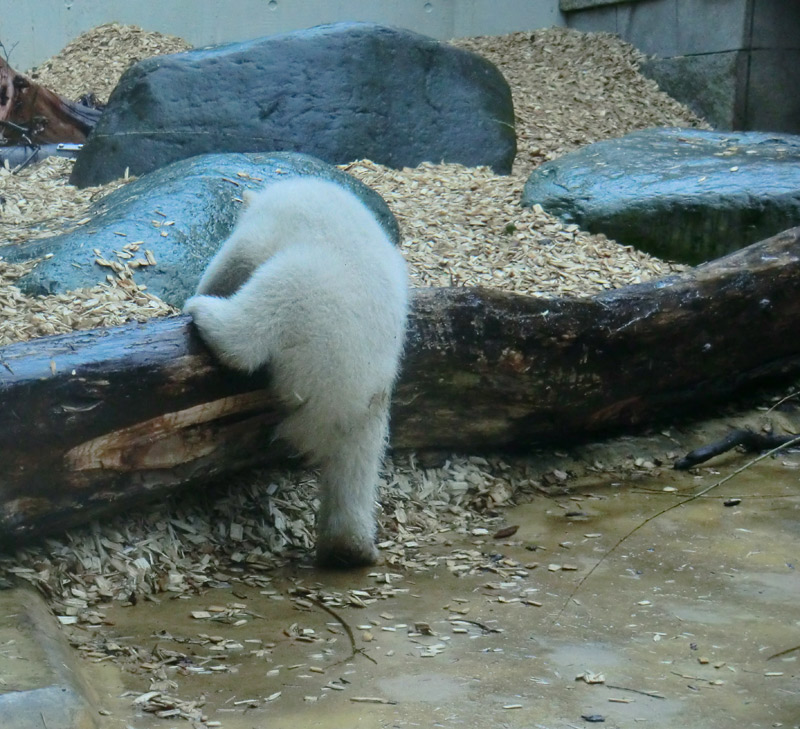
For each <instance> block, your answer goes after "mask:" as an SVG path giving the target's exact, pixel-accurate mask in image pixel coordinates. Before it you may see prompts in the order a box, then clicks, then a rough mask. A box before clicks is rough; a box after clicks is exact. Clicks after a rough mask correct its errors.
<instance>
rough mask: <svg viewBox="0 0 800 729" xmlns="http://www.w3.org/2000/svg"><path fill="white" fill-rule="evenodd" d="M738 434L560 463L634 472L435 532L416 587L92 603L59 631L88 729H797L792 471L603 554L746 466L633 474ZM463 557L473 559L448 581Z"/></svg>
mask: <svg viewBox="0 0 800 729" xmlns="http://www.w3.org/2000/svg"><path fill="white" fill-rule="evenodd" d="M754 417H757V416H756V415H755V411H753V412H750V413H744V414H742V415H741V418H740V419H739V420H737V419H732V418H724V419H719V420H712V421H707V422H705V423H702V424H694V425H690V426H687V427H686V428H672V429H669V430H665V431H664V432H661V433H656V434H652V435H649V436H641V437H637V438H620V439H615V440H611V441H606V442H603V443H597V444H592V445H587V446H583V447H581V448H579V449H576V450H575V451H573V452H570V453H568V454H562V455H561V456H559V455H557V454H556V455H555V456H553V457H555V458H561V459H562V460H561V461H560V465H561V466H562V467H565V468H567V469H568V470H569V471H570V472H572V473H575V472H577V471H578V470H579V469H580V464H581V463H587V462H591V461H594V462H604V463H607V464H608V463H612V462H614V460H615V459H617V460H618V461H619V462H620V463H621V462H623V461H629V460H630V459H633V460H634V461H635V462H638V463H639V464H640V465H639V467H638V468H634V469H627V468H626V469H620V470H619V471H618V473H617V475H616V477H615V476H614V475H613V474H612V473H611V472H608V471H607V472H606V473H604V474H596V475H585V476H584V477H582V478H578V479H574V480H573V479H569V483H568V485H567V487H566V488H563V489H558V490H554V491H553V492H552V493H551V494H549V495H545V494H544V493H542V494H539V495H535V496H531V497H530V498H529V499H527V500H524V502H523V503H519V504H518V505H517V506H513V507H511V508H509V509H504V510H502V511H501V514H500V516H499V519H498V520H497V522H496V526H495V527H492V528H491V529H483V528H474V529H472V530H470V531H467V532H464V531H463V530H462V531H461V532H459V531H457V530H454V531H450V530H447V529H443V531H442V533H441V534H440V537H441V539H440V541H439V542H438V543H437V544H429V545H425V546H423V545H420V549H419V555H417V556H418V559H417V562H416V567H415V568H413V569H406V570H402V569H401V570H398V569H393V568H392V567H387V566H385V565H384V566H378V567H376V568H374V569H367V570H361V571H358V570H357V571H352V572H343V573H331V572H320V571H317V570H316V569H314V568H313V567H312V566H311V565H310V563H308V562H307V561H304V560H303V559H298V560H297V561H295V562H292V563H290V564H288V565H287V566H285V567H283V568H279V569H274V570H269V571H266V572H264V573H262V574H261V578H260V580H256V581H251V582H250V584H247V580H239V579H237V578H236V576H235V575H232V577H233V579H231V580H230V582H228V583H227V585H226V584H223V582H224V580H223V581H222V582H221V583H220V584H219V586H218V587H216V588H214V589H209V590H207V591H202V592H201V593H200V594H194V595H189V594H176V595H174V596H170V595H168V594H166V595H160V596H157V597H156V596H154V597H151V599H149V600H143V601H139V602H138V604H136V605H132V604H125V603H120V602H115V603H110V604H108V605H106V606H104V608H103V615H104V620H103V622H102V624H98V625H95V626H93V627H87V626H85V625H83V626H74V627H72V628H69V627H68V630H71V631H72V632H71V633H70V635H71V639H72V641H73V643H74V644H75V645H80V646H81V653H82V655H83V659H82V660H81V661H80V663H79V665H80V670H81V671H82V672H84V674H85V676H86V677H87V679H88V681H89V683H90V684H91V685H92V686H93V687H94V689H95V690H96V691H97V694H98V697H97V702H98V703H97V706H98V708H99V710H100V711H101V712H102V713H101V714H99V715H100V716H101V719H102V722H101V725H102V726H103V727H120V726H122V727H126V729H127V727H134V728H135V729H139V728H141V729H144V728H145V727H151V726H164V727H172V726H176V727H179V726H185V725H186V721H187V720H188V722H189V725H195V726H208V727H213V726H222V727H225V728H226V729H252V728H255V727H266V726H269V727H270V728H271V729H281V728H283V727H286V728H287V729H288V728H289V727H298V726H302V727H320V729H326V728H331V729H333V728H340V727H356V726H364V727H414V726H422V727H476V728H477V727H487V726H498V727H546V728H547V729H561V728H564V729H566V728H567V727H576V726H579V727H587V726H589V725H591V724H592V723H599V722H601V721H602V722H603V725H604V726H607V727H621V728H622V727H647V726H657V727H659V728H660V729H665V728H667V729H672V728H674V729H683V728H685V727H693V728H694V729H716V728H720V729H722V728H723V727H725V728H726V729H727V727H730V726H733V725H738V726H747V727H752V728H753V729H755V728H757V727H759V728H760V727H787V728H788V727H795V728H796V727H798V726H800V670H798V659H799V657H800V607H799V605H800V602H799V601H798V598H800V573H799V572H798V569H797V567H798V557H799V556H800V532H799V531H798V523H799V522H800V490H799V489H798V485H800V453H798V452H789V453H784V454H778V455H777V456H775V457H770V458H767V459H764V460H761V461H760V462H758V463H756V464H754V465H753V466H751V467H750V468H747V469H745V470H744V471H743V472H742V473H741V474H739V475H737V476H735V477H734V478H732V479H731V480H730V481H728V482H727V483H725V484H722V485H720V486H719V487H717V488H716V489H713V490H712V491H710V492H709V493H708V494H707V496H706V497H703V498H701V499H697V500H695V501H693V502H691V503H689V504H686V505H685V506H679V507H678V508H675V509H673V510H671V511H669V512H668V513H665V514H663V515H661V516H659V517H658V518H656V519H654V520H653V521H651V522H649V523H647V524H645V525H644V526H642V527H641V528H639V529H638V530H637V531H636V532H635V533H633V534H631V535H630V536H629V537H628V538H627V539H626V540H625V541H624V542H622V544H620V545H619V546H616V547H615V545H617V543H618V541H619V540H620V539H621V538H622V537H623V536H625V535H626V534H629V533H630V532H631V531H632V530H633V529H634V528H636V527H637V526H638V525H641V524H642V522H643V521H644V520H645V519H647V518H648V517H649V516H652V515H653V514H655V513H657V512H659V511H661V510H662V509H664V508H665V507H668V506H671V505H677V504H679V503H680V501H681V500H683V499H685V498H686V495H687V494H688V493H695V492H696V491H697V490H698V489H701V488H705V487H707V486H710V485H712V484H714V483H717V482H718V481H720V480H721V479H722V478H724V477H725V476H727V475H730V474H731V473H732V472H734V471H735V470H736V469H738V468H740V467H741V466H743V465H745V464H746V463H748V462H749V461H751V460H752V459H753V456H752V455H745V454H741V453H735V452H734V453H729V454H726V455H723V456H720V457H718V458H716V459H714V460H713V461H711V462H709V463H708V464H705V465H703V466H700V467H698V468H696V469H694V470H693V471H691V472H678V471H674V470H672V469H671V468H668V465H669V464H661V465H660V464H658V463H653V462H652V461H651V460H648V459H651V458H652V455H649V456H648V455H647V454H654V453H660V452H663V451H664V450H666V449H668V448H670V447H672V448H677V449H678V450H680V449H681V447H687V448H688V447H691V446H694V445H696V444H699V443H703V442H708V441H711V440H714V439H715V438H717V437H719V435H720V434H721V433H724V432H725V430H726V429H727V427H728V425H729V424H731V423H733V422H736V423H737V424H742V423H744V422H749V423H750V424H755V421H754V419H753V418H754ZM779 421H780V423H781V424H782V425H783V426H787V427H789V426H790V425H791V424H792V423H794V424H795V425H796V424H797V423H798V422H800V415H798V414H797V411H795V410H792V411H791V412H790V413H789V415H783V416H781V417H779ZM637 454H639V455H637ZM556 470H558V469H556ZM736 499H741V501H740V502H737V501H736ZM513 527H517V530H516V531H515V532H514V533H513V534H510V532H511V531H512V528H513ZM504 534H508V536H503V535H504ZM609 550H612V551H610V553H609ZM475 554H481V555H484V556H486V557H488V559H487V560H486V561H485V562H484V563H482V566H481V567H480V568H479V569H472V568H468V567H466V565H471V564H473V563H474V555H475ZM437 556H440V557H441V556H444V557H445V558H446V559H447V560H449V561H448V562H446V563H441V562H437V561H436V559H435V558H436V557H437ZM462 556H463V557H464V560H463V563H464V565H465V568H464V569H463V571H459V570H458V569H454V567H457V566H458V565H457V564H455V565H454V564H453V562H458V561H459V559H461V557H462ZM426 557H427V559H426ZM601 560H602V561H601ZM426 564H431V565H432V566H431V567H426ZM593 568H595V569H594V572H591V574H589V573H590V571H591V570H592V569H593ZM587 575H589V576H588V578H587ZM583 578H587V579H586V581H585V582H583V583H581V580H582V579H583ZM576 590H577V591H576ZM573 593H574V594H573ZM778 654H780V655H778ZM154 714H155V715H157V716H161V717H162V719H161V720H160V721H159V720H156V719H155V718H154V717H153V715H154Z"/></svg>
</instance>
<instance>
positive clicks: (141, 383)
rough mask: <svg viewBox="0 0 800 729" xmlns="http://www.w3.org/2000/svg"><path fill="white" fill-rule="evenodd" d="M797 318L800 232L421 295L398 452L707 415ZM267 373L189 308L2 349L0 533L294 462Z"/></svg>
mask: <svg viewBox="0 0 800 729" xmlns="http://www.w3.org/2000/svg"><path fill="white" fill-rule="evenodd" d="M798 323H800V228H795V229H792V230H790V231H786V232H785V233H782V234H780V235H778V236H776V237H774V238H770V239H768V240H766V241H763V242H761V243H757V244H754V245H752V246H750V247H748V248H745V249H743V250H741V251H739V252H737V253H735V254H733V255H730V256H727V257H725V258H721V259H718V260H716V261H712V262H711V263H708V264H705V265H703V266H699V267H697V268H695V269H692V270H690V271H688V272H687V273H685V274H681V275H679V276H674V277H671V278H667V279H663V280H660V281H655V282H652V283H646V284H641V285H637V286H631V287H628V288H625V289H619V290H615V291H611V292H608V293H604V294H601V295H598V296H595V297H593V298H589V299H539V298H530V297H525V296H520V295H516V294H510V293H504V292H502V291H497V290H492V289H482V288H456V289H419V290H417V291H416V292H415V296H414V301H413V309H412V313H411V316H410V322H409V325H410V330H409V338H408V344H407V348H406V358H405V362H404V366H403V371H402V373H401V377H400V380H399V383H398V386H397V389H396V393H395V398H394V402H393V412H392V419H393V420H392V445H393V447H394V448H399V449H454V450H468V451H487V450H498V449H517V450H520V449H522V450H524V449H527V448H530V447H531V446H532V445H533V444H535V443H543V442H565V441H566V442H571V441H576V440H578V439H583V438H587V437H596V436H598V435H601V434H607V433H610V432H613V431H619V430H621V429H630V428H633V427H638V426H642V425H646V424H651V423H655V422H658V421H663V420H667V419H669V418H673V417H675V416H676V415H681V414H685V413H686V412H687V411H688V412H692V411H697V410H699V408H701V407H702V406H704V405H707V404H708V403H710V402H712V401H715V400H719V399H721V398H724V397H727V396H729V395H730V394H732V393H733V392H735V391H737V390H739V389H740V388H742V387H743V386H746V385H750V384H753V383H760V382H764V381H765V380H766V379H767V378H770V377H777V376H785V375H789V374H794V373H796V372H798V371H800V337H799V336H798ZM267 382H268V375H267V374H266V373H259V374H257V375H253V376H244V375H240V374H237V373H234V372H231V371H228V370H223V369H222V368H220V367H219V366H218V365H217V364H216V363H215V361H214V360H213V359H212V357H211V356H210V354H209V352H208V351H207V350H206V348H205V347H204V345H203V344H202V342H201V341H200V340H199V338H198V336H197V335H196V332H195V331H194V329H193V327H192V324H191V321H190V320H189V319H188V318H187V317H184V316H178V317H172V318H168V319H158V320H152V321H150V322H147V323H144V324H132V325H128V326H124V327H118V328H114V329H105V330H93V331H86V332H76V333H74V334H70V335H65V336H56V337H47V338H42V339H38V340H34V341H31V342H24V343H19V344H15V345H11V346H8V347H5V348H3V349H0V459H2V461H1V462H0V536H2V537H5V538H7V539H8V538H13V539H14V540H19V539H20V538H23V537H25V536H29V535H37V534H40V533H43V532H45V531H48V530H53V529H62V528H64V527H67V526H70V525H72V524H75V523H78V522H81V521H85V520H87V519H89V518H92V517H96V516H98V515H99V514H103V513H107V512H110V511H112V510H114V509H119V508H121V507H124V506H130V505H131V504H134V503H137V502H138V501H139V500H141V499H143V498H153V497H155V496H156V495H158V494H164V493H166V492H168V491H170V490H172V489H174V488H175V487H177V486H180V485H182V484H188V483H197V482H200V481H202V480H204V479H210V478H213V477H214V476H218V475H220V474H224V473H229V472H231V471H233V470H236V469H239V468H244V467H246V466H251V465H255V464H265V463H281V462H286V458H287V453H286V452H285V451H284V450H283V449H282V448H281V447H280V445H279V444H277V443H274V442H272V440H271V438H272V434H273V430H274V426H275V424H276V423H277V422H278V421H279V420H280V417H281V413H280V411H279V409H278V407H277V404H276V402H275V400H274V399H273V397H272V395H271V394H270V392H269V390H268V388H266V387H265V385H266V384H267Z"/></svg>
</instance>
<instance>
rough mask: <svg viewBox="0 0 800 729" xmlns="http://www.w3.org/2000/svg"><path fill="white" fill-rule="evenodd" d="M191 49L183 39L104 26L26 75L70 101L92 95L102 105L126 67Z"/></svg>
mask: <svg viewBox="0 0 800 729" xmlns="http://www.w3.org/2000/svg"><path fill="white" fill-rule="evenodd" d="M191 47H192V46H191V44H189V43H187V42H186V41H185V40H183V38H177V37H175V36H172V35H164V34H163V33H151V32H150V31H146V30H142V29H141V28H137V27H136V26H135V25H120V24H119V23H107V24H106V25H99V26H97V27H96V28H92V29H91V30H88V31H86V33H82V34H81V35H79V36H78V37H77V38H76V39H75V40H73V41H72V42H71V43H68V44H67V45H66V46H65V47H64V48H63V50H62V51H61V52H60V53H59V54H58V55H56V56H53V58H50V59H49V60H47V61H45V62H44V63H43V64H42V65H41V66H37V67H36V68H32V69H31V70H30V71H28V75H29V76H30V77H31V78H32V79H34V80H35V81H36V82H37V83H39V84H41V85H42V86H46V87H47V88H49V89H52V90H53V91H55V92H56V93H58V94H61V96H65V97H66V98H68V99H71V100H72V101H77V100H78V99H80V98H81V97H82V96H83V95H84V94H88V93H93V94H94V95H95V97H96V98H97V100H98V101H99V102H100V103H105V102H107V101H108V97H109V96H110V95H111V92H112V91H113V90H114V87H115V86H116V85H117V81H119V77H120V76H122V74H123V73H124V72H125V71H126V70H127V69H128V67H129V66H132V65H133V64H134V63H137V62H138V61H141V60H143V59H145V58H150V57H152V56H163V55H165V54H167V53H180V52H181V51H187V50H189V49H190V48H191Z"/></svg>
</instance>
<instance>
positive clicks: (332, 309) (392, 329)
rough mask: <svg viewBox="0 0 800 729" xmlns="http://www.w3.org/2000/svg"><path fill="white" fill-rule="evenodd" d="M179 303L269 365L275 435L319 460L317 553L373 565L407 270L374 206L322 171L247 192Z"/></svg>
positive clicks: (212, 332)
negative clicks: (278, 411)
mask: <svg viewBox="0 0 800 729" xmlns="http://www.w3.org/2000/svg"><path fill="white" fill-rule="evenodd" d="M245 202H246V207H245V209H244V211H243V212H242V214H241V216H240V218H239V221H238V223H237V224H236V226H235V228H234V230H233V232H232V233H231V236H230V237H229V238H228V240H227V241H225V243H223V245H222V247H221V248H220V249H219V251H218V252H217V254H216V255H215V256H214V258H213V259H212V260H211V262H210V263H209V265H208V268H207V270H206V271H205V273H204V274H203V276H202V278H201V279H200V283H199V284H198V287H197V295H195V296H193V297H192V298H190V299H189V300H188V301H187V302H186V305H185V307H184V310H185V311H186V312H187V313H188V314H191V315H192V317H193V318H194V323H195V325H196V326H197V328H198V330H199V332H200V335H201V336H202V338H203V340H204V341H205V342H206V343H207V344H208V346H209V347H210V348H211V350H212V351H213V352H214V354H215V355H216V356H217V357H218V358H219V359H220V360H221V361H222V362H223V363H224V364H226V365H228V366H230V367H233V368H235V369H237V370H243V371H246V372H253V371H255V370H257V369H259V368H260V367H262V366H264V365H268V367H269V371H270V374H271V375H272V381H271V382H272V386H273V388H274V390H275V392H276V393H277V395H278V396H279V398H280V400H281V401H282V403H283V405H284V406H285V407H286V409H287V412H288V415H287V417H286V419H285V420H284V421H283V422H282V423H281V425H280V426H279V430H278V434H279V435H280V436H281V437H283V438H284V439H286V440H287V441H288V442H289V443H290V444H292V445H293V446H294V447H295V448H297V449H298V450H299V451H300V452H301V453H303V454H304V455H306V456H307V457H308V458H309V460H310V462H311V464H312V465H313V466H315V467H318V468H319V469H320V487H321V492H320V511H319V514H318V515H317V561H318V562H319V563H320V564H322V565H326V566H342V567H344V566H350V565H362V564H371V563H373V562H374V561H375V559H376V557H377V552H376V549H375V545H374V538H375V500H376V496H377V481H378V474H379V470H380V466H381V461H382V458H383V454H384V450H385V447H386V441H387V436H388V424H389V404H390V400H391V392H392V387H393V385H394V381H395V379H396V377H397V372H398V367H399V362H400V356H401V352H402V348H403V339H404V334H405V326H406V316H407V309H408V274H407V270H406V264H405V261H404V260H403V257H402V255H401V254H400V252H399V251H398V250H397V248H395V246H394V245H393V244H392V242H391V241H390V240H389V238H388V236H387V235H386V232H385V231H384V229H383V227H382V226H381V225H380V223H379V222H378V221H377V219H376V218H375V216H374V214H373V213H372V212H371V211H370V210H369V209H368V208H367V207H366V206H365V205H364V204H363V203H362V202H361V200H360V199H359V198H358V197H357V196H356V195H355V194H353V193H352V192H350V191H349V190H346V189H345V188H344V187H342V186H340V185H338V184H336V183H334V182H330V181H327V180H322V179H319V178H313V177H295V178H288V179H285V180H281V181H278V182H275V183H271V184H269V185H268V186H267V187H266V188H265V189H263V190H261V191H259V192H257V193H251V194H249V195H247V199H246V201H245Z"/></svg>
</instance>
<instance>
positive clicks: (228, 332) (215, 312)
mask: <svg viewBox="0 0 800 729" xmlns="http://www.w3.org/2000/svg"><path fill="white" fill-rule="evenodd" d="M242 308H243V307H241V305H240V304H239V302H238V301H237V299H236V298H233V299H222V298H219V297H216V296H193V297H192V298H190V299H189V300H188V301H187V302H186V303H185V304H184V307H183V310H184V312H185V313H186V314H190V315H191V317H192V319H193V320H194V324H195V326H196V327H197V330H198V332H199V333H200V336H201V337H202V339H203V341H204V342H205V343H206V344H207V345H208V347H209V348H210V349H211V351H212V352H213V353H214V355H215V356H216V357H217V359H219V361H220V362H222V363H223V364H224V365H226V366H228V367H232V368H233V369H236V370H242V371H244V372H254V371H255V370H257V369H258V368H259V367H261V366H263V365H264V364H265V363H266V361H267V359H268V350H269V343H268V342H266V341H264V339H265V332H263V331H257V330H256V328H255V327H254V326H252V325H251V323H249V322H248V321H247V313H246V312H245V311H243V310H241V309H242Z"/></svg>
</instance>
